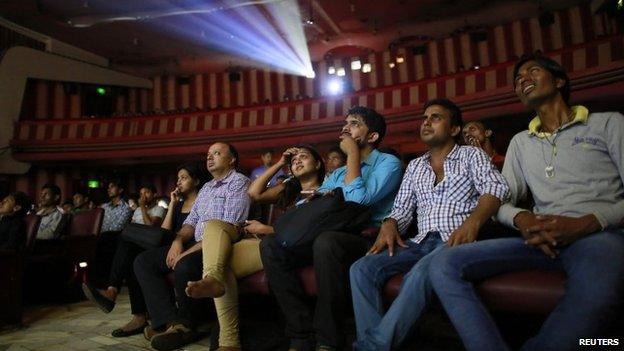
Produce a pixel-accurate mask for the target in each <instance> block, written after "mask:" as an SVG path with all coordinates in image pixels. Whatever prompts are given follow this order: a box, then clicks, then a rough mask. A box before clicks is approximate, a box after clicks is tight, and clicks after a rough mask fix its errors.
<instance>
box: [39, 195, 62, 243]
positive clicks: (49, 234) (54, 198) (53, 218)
mask: <svg viewBox="0 0 624 351" xmlns="http://www.w3.org/2000/svg"><path fill="white" fill-rule="evenodd" d="M60 199H61V189H60V188H59V187H58V186H56V185H54V184H46V185H44V186H43V188H42V189H41V193H40V195H39V211H37V216H41V223H40V224H39V229H38V230H37V240H50V239H56V238H58V237H59V236H60V235H61V234H62V231H63V228H62V227H63V226H64V225H63V222H64V221H63V211H62V210H61V208H59V203H60Z"/></svg>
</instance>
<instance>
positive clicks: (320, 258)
mask: <svg viewBox="0 0 624 351" xmlns="http://www.w3.org/2000/svg"><path fill="white" fill-rule="evenodd" d="M385 132H386V122H385V119H384V117H383V116H381V115H380V114H379V113H377V112H376V111H375V110H372V109H369V108H366V107H360V106H357V107H353V108H351V109H350V110H349V111H348V112H347V116H346V119H345V125H344V127H343V128H342V131H341V135H340V139H341V141H340V148H341V149H342V150H343V152H344V153H345V154H346V155H347V165H346V167H342V168H339V169H337V170H336V171H334V172H333V173H332V175H331V176H330V177H329V178H328V179H327V180H325V181H324V182H323V184H322V185H321V187H320V188H319V189H318V191H319V192H322V193H326V192H329V191H331V190H333V189H335V188H342V191H343V193H344V197H345V200H347V201H353V202H357V203H360V204H363V205H366V206H370V207H371V209H372V220H373V224H374V225H378V224H379V223H380V222H381V220H382V219H383V218H385V217H386V216H387V215H388V213H390V209H391V207H392V200H393V199H394V196H395V195H396V191H397V189H398V186H399V183H400V181H401V162H400V161H399V160H398V159H397V158H396V157H394V156H392V155H388V154H383V153H380V152H379V151H377V147H378V145H379V143H380V142H381V140H382V139H383V137H384V135H385ZM369 246H370V241H369V240H368V239H366V238H364V237H361V236H359V235H354V234H353V233H345V232H325V233H320V234H319V235H318V236H317V237H316V239H315V240H314V243H313V245H312V247H311V248H310V249H309V250H307V249H306V248H301V250H299V248H298V250H296V251H295V250H291V249H289V248H285V247H283V246H282V245H281V243H280V242H279V241H278V240H276V239H275V236H274V235H270V236H267V237H266V238H265V239H264V240H262V243H261V244H260V252H261V256H262V263H263V264H264V268H265V270H266V274H267V277H268V279H269V282H270V285H271V289H272V290H273V292H274V294H275V296H276V297H277V302H278V304H279V306H280V308H281V309H282V312H283V314H284V316H285V318H286V334H287V336H288V337H289V338H290V348H291V349H294V350H298V351H303V350H314V349H315V345H316V343H318V347H321V348H324V349H326V350H331V349H335V348H341V347H342V344H343V336H344V332H343V330H344V326H343V323H344V321H345V319H346V314H347V312H348V311H349V309H350V307H349V302H350V300H351V299H350V294H349V266H351V264H352V263H353V262H354V261H355V260H357V259H358V258H360V257H361V256H363V255H364V254H365V253H366V251H367V250H368V249H369ZM304 250H305V251H304ZM311 263H314V270H315V276H316V287H317V293H318V298H317V301H316V310H315V312H314V311H313V310H312V309H311V308H310V306H309V305H308V297H307V295H306V294H305V291H304V290H303V286H302V284H301V281H300V280H299V276H298V275H297V269H296V268H299V267H303V266H306V265H309V264H311Z"/></svg>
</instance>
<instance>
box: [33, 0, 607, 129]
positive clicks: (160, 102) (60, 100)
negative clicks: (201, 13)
mask: <svg viewBox="0 0 624 351" xmlns="http://www.w3.org/2000/svg"><path fill="white" fill-rule="evenodd" d="M554 19H555V21H554V23H553V24H552V25H550V26H546V27H542V26H540V24H539V21H538V19H537V18H527V19H522V20H517V21H514V22H511V23H507V24H503V25H498V26H494V27H491V28H488V29H487V34H488V36H487V40H485V41H481V42H478V43H477V42H474V41H472V40H471V39H470V36H469V35H468V34H466V33H463V34H458V35H455V36H452V37H448V38H444V39H440V40H436V41H432V42H429V43H428V44H427V45H426V47H427V51H426V53H425V54H424V55H414V54H413V53H412V50H409V49H406V48H401V49H399V50H398V51H397V52H396V53H394V54H391V53H390V52H388V51H386V52H377V53H373V54H370V55H369V56H368V57H360V59H361V60H362V61H364V62H368V63H371V64H372V66H373V71H372V72H370V73H368V74H365V73H362V72H361V71H351V69H350V59H344V60H335V61H332V62H326V61H322V62H318V63H315V64H314V65H313V66H314V68H315V71H316V74H317V77H316V79H306V78H304V77H299V76H293V75H289V74H283V73H278V72H269V71H262V70H247V71H243V72H241V79H240V81H238V82H230V80H229V77H228V73H225V72H222V73H205V74H201V73H198V74H195V75H192V76H189V77H188V79H185V80H180V79H178V78H180V77H175V76H158V77H154V78H153V82H154V88H153V90H152V91H150V92H148V91H136V90H134V89H131V90H130V92H129V93H128V94H126V95H122V96H120V97H119V101H117V104H116V112H117V113H118V114H121V113H123V112H126V111H130V112H136V111H141V112H145V111H154V110H156V111H168V110H180V109H188V108H191V109H222V108H236V107H245V106H254V105H256V104H263V103H265V102H271V103H276V102H283V101H284V100H285V98H286V97H287V98H288V99H289V100H291V101H292V100H295V99H296V98H297V97H298V96H299V97H311V98H314V97H320V96H322V95H324V94H325V93H326V91H324V87H326V85H327V81H328V80H329V79H331V76H329V75H328V74H327V68H328V67H329V66H330V65H333V66H335V67H344V68H345V70H346V76H345V78H346V79H347V80H348V81H349V82H350V84H351V87H352V88H353V90H354V91H356V92H359V91H365V90H368V89H375V88H380V87H387V86H393V85H396V84H401V83H407V82H415V81H419V80H423V79H430V78H435V77H438V76H444V75H449V74H453V73H456V72H459V71H463V70H468V69H470V68H471V67H473V66H475V65H478V66H480V67H487V66H491V65H495V64H500V63H503V62H508V61H510V60H515V59H517V58H518V57H520V56H521V55H522V54H525V53H530V52H533V51H536V50H540V51H542V52H550V51H553V50H559V49H562V48H565V47H570V46H572V45H577V44H580V43H583V42H590V41H592V40H594V39H596V38H598V37H601V36H608V35H613V34H615V33H617V26H616V25H615V23H614V22H613V21H612V20H610V19H609V18H607V17H606V16H605V15H603V14H599V15H596V14H593V13H592V12H591V9H590V6H589V4H585V5H581V6H575V7H572V8H569V9H565V10H561V11H558V12H555V13H554ZM399 54H400V55H403V56H404V57H405V62H404V63H403V64H398V65H396V67H395V68H394V69H390V68H389V67H388V65H387V63H388V62H389V61H391V60H394V59H395V56H396V55H399ZM182 82H188V83H187V84H181V83H182ZM478 83H479V84H481V81H479V82H478ZM467 87H468V88H470V87H471V85H468V86H467ZM458 88H459V90H460V91H461V90H462V87H456V90H457V89H458ZM449 89H450V88H449ZM32 91H33V93H34V94H36V95H37V96H36V98H34V99H31V100H33V101H36V102H37V105H36V109H35V117H36V118H39V119H46V118H66V116H72V117H74V116H76V117H78V116H80V115H81V114H80V113H79V112H78V111H80V109H81V108H80V106H76V104H79V103H80V99H76V98H74V99H73V100H72V99H71V98H70V97H68V96H65V95H64V94H63V92H62V89H60V90H59V89H58V85H57V84H56V83H52V82H38V83H37V87H36V89H32ZM469 91H470V89H469Z"/></svg>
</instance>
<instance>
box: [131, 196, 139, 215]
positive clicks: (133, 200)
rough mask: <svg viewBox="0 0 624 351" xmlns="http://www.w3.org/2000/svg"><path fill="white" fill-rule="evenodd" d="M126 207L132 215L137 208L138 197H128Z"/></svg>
mask: <svg viewBox="0 0 624 351" xmlns="http://www.w3.org/2000/svg"><path fill="white" fill-rule="evenodd" d="M128 206H130V209H131V210H132V213H133V214H134V211H136V210H137V208H139V196H138V195H137V194H134V193H132V194H130V195H128Z"/></svg>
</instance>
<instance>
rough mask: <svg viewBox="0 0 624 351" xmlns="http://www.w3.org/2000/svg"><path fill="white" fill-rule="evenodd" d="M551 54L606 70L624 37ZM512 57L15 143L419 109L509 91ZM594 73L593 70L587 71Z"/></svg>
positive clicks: (18, 134)
mask: <svg viewBox="0 0 624 351" xmlns="http://www.w3.org/2000/svg"><path fill="white" fill-rule="evenodd" d="M550 56H551V57H552V58H553V59H555V60H557V61H558V62H560V63H561V64H562V65H563V66H564V67H565V68H566V69H567V70H568V71H569V72H570V73H571V74H572V75H581V76H582V74H583V71H586V70H588V69H589V70H595V69H596V68H599V67H604V68H605V69H610V67H612V63H614V62H618V63H620V64H621V63H622V61H624V36H622V35H617V36H612V37H607V38H602V39H599V40H595V41H593V42H591V43H586V44H582V45H577V46H574V47H573V48H571V49H566V50H559V51H555V52H553V53H551V54H550ZM512 68H513V62H507V63H504V64H499V65H496V66H492V67H486V68H482V69H480V70H472V71H467V72H462V73H458V74H456V75H450V76H444V77H439V78H433V79H428V80H423V81H420V82H415V83H408V84H400V85H396V86H393V87H386V88H383V87H382V88H379V89H375V90H369V91H368V92H359V93H357V92H356V93H354V94H351V95H347V96H341V97H332V98H326V99H316V100H306V101H302V102H296V101H295V102H289V103H281V104H274V105H271V106H263V107H253V108H238V109H224V110H219V111H215V112H198V113H188V114H182V115H170V116H151V117H133V118H120V119H115V118H109V119H90V120H77V121H71V122H69V121H68V122H62V121H57V122H55V121H36V122H35V121H23V122H19V123H18V124H17V128H16V131H15V134H14V136H15V137H14V140H13V142H14V143H17V144H20V143H21V144H23V145H27V144H28V143H29V142H39V143H41V142H44V143H47V142H60V141H66V140H68V139H73V140H75V142H78V143H84V142H106V141H109V140H111V139H117V140H124V139H125V138H127V139H137V138H138V139H141V138H145V139H153V138H156V139H158V138H164V139H166V138H171V137H172V135H175V136H176V137H184V136H185V135H189V136H192V135H203V134H205V133H206V132H207V131H214V130H232V129H238V128H247V127H256V126H266V125H285V124H286V125H287V124H291V123H296V122H299V121H308V120H322V119H327V118H333V117H339V116H342V115H343V114H344V113H345V111H346V110H347V109H348V108H349V107H351V106H353V105H356V104H360V105H365V106H369V107H372V108H375V109H376V110H378V111H381V112H383V113H386V114H391V113H392V111H393V109H399V108H404V107H410V106H411V107H413V108H414V110H417V109H418V107H419V106H420V105H422V103H424V102H425V101H427V100H429V99H433V98H439V97H448V98H454V99H461V100H464V101H465V100H468V99H472V98H476V97H479V98H481V97H484V96H490V95H496V94H500V93H501V92H509V91H511V84H512ZM589 72H590V73H588V74H592V72H593V71H589Z"/></svg>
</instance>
